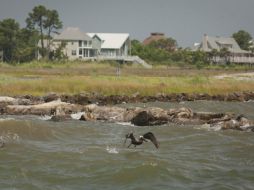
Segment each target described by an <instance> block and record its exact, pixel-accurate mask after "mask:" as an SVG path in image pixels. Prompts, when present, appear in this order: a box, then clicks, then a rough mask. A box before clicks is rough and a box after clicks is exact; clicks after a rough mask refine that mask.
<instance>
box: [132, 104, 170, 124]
mask: <svg viewBox="0 0 254 190" xmlns="http://www.w3.org/2000/svg"><path fill="white" fill-rule="evenodd" d="M169 119H170V117H169V116H168V114H167V111H166V110H163V109H160V108H147V109H144V110H139V111H138V113H137V114H136V115H135V116H134V117H133V118H132V119H131V123H133V124H134V125H137V126H151V125H162V124H165V123H168V122H169Z"/></svg>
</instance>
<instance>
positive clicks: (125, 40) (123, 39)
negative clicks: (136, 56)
mask: <svg viewBox="0 0 254 190" xmlns="http://www.w3.org/2000/svg"><path fill="white" fill-rule="evenodd" d="M87 35H88V36H90V37H91V38H92V39H97V40H98V41H99V42H100V43H101V46H100V51H99V55H101V56H106V57H116V56H128V52H129V48H130V36H129V34H127V33H87Z"/></svg>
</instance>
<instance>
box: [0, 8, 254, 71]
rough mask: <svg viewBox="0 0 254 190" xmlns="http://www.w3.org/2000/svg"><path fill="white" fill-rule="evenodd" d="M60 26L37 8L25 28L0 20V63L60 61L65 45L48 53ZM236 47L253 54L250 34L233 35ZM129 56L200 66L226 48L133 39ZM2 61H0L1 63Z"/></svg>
mask: <svg viewBox="0 0 254 190" xmlns="http://www.w3.org/2000/svg"><path fill="white" fill-rule="evenodd" d="M62 27H63V23H62V21H61V20H60V18H59V14H58V12H57V11H56V10H50V9H47V8H46V7H44V6H42V5H39V6H36V7H34V8H33V10H32V11H31V12H30V13H28V16H27V18H26V27H24V28H21V27H20V25H19V23H18V22H17V21H16V20H14V19H11V18H8V19H4V20H2V21H0V52H3V61H4V62H8V63H22V62H29V61H32V60H34V59H37V56H38V52H39V53H40V55H41V56H42V58H44V59H47V60H50V59H59V58H62V57H64V55H63V53H62V51H61V50H62V48H63V47H64V43H63V44H62V45H60V46H59V48H58V49H56V50H55V51H53V52H52V51H51V47H50V46H51V41H52V39H53V38H52V35H53V34H58V31H59V30H60V29H62ZM232 37H233V38H234V39H235V40H236V41H237V43H238V44H239V46H240V47H241V48H242V49H244V50H250V51H252V52H253V51H254V46H253V43H252V44H251V43H250V41H251V40H252V37H251V35H250V34H249V33H248V32H246V31H244V30H240V31H238V32H236V33H234V34H233V35H232ZM38 43H39V44H38ZM131 54H132V55H138V56H139V57H141V58H142V59H145V60H146V61H148V62H152V63H154V64H156V63H157V64H177V65H180V66H181V65H185V64H192V65H196V66H198V67H199V66H201V65H204V64H207V63H209V62H210V61H211V58H212V57H213V56H215V55H216V56H220V57H225V60H226V57H227V55H228V54H229V52H228V50H227V49H225V48H224V49H222V50H221V51H220V52H218V51H216V50H213V51H211V52H209V53H204V52H202V51H191V50H190V49H183V48H180V47H178V45H177V41H176V40H175V39H173V38H166V39H161V40H158V41H154V42H152V43H150V44H149V45H143V44H142V43H141V42H139V41H138V40H132V45H131ZM0 61H1V60H0Z"/></svg>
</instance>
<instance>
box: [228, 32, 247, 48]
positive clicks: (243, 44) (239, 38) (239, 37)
mask: <svg viewBox="0 0 254 190" xmlns="http://www.w3.org/2000/svg"><path fill="white" fill-rule="evenodd" d="M232 37H233V38H234V39H235V40H236V42H237V43H238V45H239V46H240V48H241V49H243V50H249V47H250V41H251V40H252V37H251V35H250V33H248V32H246V31H244V30H239V31H238V32H236V33H234V34H233V35H232Z"/></svg>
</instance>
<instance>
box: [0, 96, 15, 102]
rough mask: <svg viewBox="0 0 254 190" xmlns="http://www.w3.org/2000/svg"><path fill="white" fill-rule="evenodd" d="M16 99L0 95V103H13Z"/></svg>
mask: <svg viewBox="0 0 254 190" xmlns="http://www.w3.org/2000/svg"><path fill="white" fill-rule="evenodd" d="M16 101H17V100H16V98H12V97H9V96H0V103H5V104H14V103H15V102H16Z"/></svg>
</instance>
